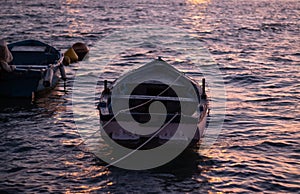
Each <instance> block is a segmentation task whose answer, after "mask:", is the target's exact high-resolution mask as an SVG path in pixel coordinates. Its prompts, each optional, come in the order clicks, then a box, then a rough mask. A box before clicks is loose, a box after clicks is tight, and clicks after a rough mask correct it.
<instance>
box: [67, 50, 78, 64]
mask: <svg viewBox="0 0 300 194" xmlns="http://www.w3.org/2000/svg"><path fill="white" fill-rule="evenodd" d="M64 55H65V56H66V57H69V58H70V60H71V63H74V62H77V61H78V56H77V54H76V53H75V51H74V49H73V48H72V47H71V48H69V49H68V50H67V51H66V52H65V54H64Z"/></svg>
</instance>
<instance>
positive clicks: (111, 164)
mask: <svg viewBox="0 0 300 194" xmlns="http://www.w3.org/2000/svg"><path fill="white" fill-rule="evenodd" d="M177 115H178V113H176V114H175V115H174V116H173V117H172V118H171V119H170V120H169V121H168V122H167V123H165V124H164V125H163V126H162V127H161V128H160V129H159V130H157V131H156V132H155V133H154V134H153V135H152V136H151V137H150V138H149V139H147V141H145V142H144V143H143V144H142V145H140V146H138V147H137V148H136V149H134V150H132V151H131V152H129V153H128V154H126V155H125V156H123V157H121V158H119V159H118V160H116V161H114V162H112V163H110V164H108V165H106V166H104V168H108V167H110V166H113V165H114V164H116V163H118V162H120V161H122V160H124V159H126V158H127V157H129V156H131V155H132V154H134V153H135V152H136V151H138V150H139V149H141V148H142V147H143V146H145V145H146V144H147V143H149V142H150V141H151V140H152V139H153V138H154V137H155V136H156V135H157V134H159V132H161V131H162V130H163V129H164V128H165V127H166V126H167V125H169V124H170V123H171V122H172V121H173V120H174V119H175V117H176V116H177Z"/></svg>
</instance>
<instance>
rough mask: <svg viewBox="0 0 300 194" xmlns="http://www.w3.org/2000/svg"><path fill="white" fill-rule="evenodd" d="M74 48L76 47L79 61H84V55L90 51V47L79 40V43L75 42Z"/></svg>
mask: <svg viewBox="0 0 300 194" xmlns="http://www.w3.org/2000/svg"><path fill="white" fill-rule="evenodd" d="M72 48H73V49H74V51H75V53H76V54H77V56H78V60H79V61H82V60H83V59H84V57H85V56H86V55H87V54H88V52H89V51H90V49H89V47H88V46H86V45H85V44H84V43H81V42H77V43H75V44H73V46H72Z"/></svg>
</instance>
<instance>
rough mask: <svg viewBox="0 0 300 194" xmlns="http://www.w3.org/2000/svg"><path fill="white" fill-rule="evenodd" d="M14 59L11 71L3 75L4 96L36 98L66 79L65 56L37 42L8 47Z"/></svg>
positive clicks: (0, 79) (0, 75)
mask: <svg viewBox="0 0 300 194" xmlns="http://www.w3.org/2000/svg"><path fill="white" fill-rule="evenodd" d="M7 47H8V49H9V51H10V52H11V54H12V56H13V60H12V61H11V62H9V65H14V66H15V69H14V70H13V71H11V72H6V71H1V72H0V88H1V89H0V96H1V97H34V94H36V93H40V92H44V91H47V90H49V89H52V88H54V87H55V86H56V84H57V83H58V81H59V78H60V77H61V78H62V79H66V74H65V70H64V66H63V64H62V61H63V56H62V54H61V53H60V52H59V51H58V50H57V49H55V48H54V47H52V46H50V45H48V44H45V43H43V42H40V41H37V40H25V41H20V42H15V43H12V44H8V45H7Z"/></svg>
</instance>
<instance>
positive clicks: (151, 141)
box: [100, 109, 208, 149]
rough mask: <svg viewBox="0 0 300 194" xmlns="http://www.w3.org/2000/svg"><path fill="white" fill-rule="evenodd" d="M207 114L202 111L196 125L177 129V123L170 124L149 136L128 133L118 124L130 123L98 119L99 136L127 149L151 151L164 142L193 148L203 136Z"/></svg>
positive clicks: (190, 124)
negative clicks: (99, 126)
mask: <svg viewBox="0 0 300 194" xmlns="http://www.w3.org/2000/svg"><path fill="white" fill-rule="evenodd" d="M207 112H208V110H207V109H206V110H204V112H203V113H202V117H201V118H200V119H199V121H198V123H197V124H196V125H195V123H193V122H190V123H182V124H181V127H180V128H179V123H178V122H171V123H169V124H166V125H164V126H163V127H161V128H159V127H158V129H157V131H156V132H155V133H153V134H149V135H137V134H133V133H130V132H128V131H127V130H126V129H124V128H123V127H122V126H124V125H123V124H124V123H123V124H122V126H121V125H120V124H119V122H126V126H130V125H131V123H130V122H127V121H119V122H118V121H116V120H114V119H113V120H111V121H110V120H107V119H105V120H106V121H105V120H104V119H101V118H100V123H101V127H102V128H101V136H102V137H103V138H104V139H108V138H109V139H111V140H113V141H114V142H116V143H117V144H119V145H122V146H125V147H128V148H138V147H140V149H151V148H154V147H157V146H160V145H163V144H165V143H166V142H169V143H173V144H174V145H176V144H185V145H186V144H188V147H194V146H196V145H197V144H198V143H199V141H200V140H201V138H202V137H203V135H204V132H205V129H206V123H207ZM100 114H101V113H100ZM103 117H104V116H103ZM132 126H134V123H132ZM195 129H196V130H195ZM137 130H139V129H137ZM146 130H147V129H146ZM150 130H151V129H150ZM191 134H192V135H191ZM191 137H192V138H191Z"/></svg>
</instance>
